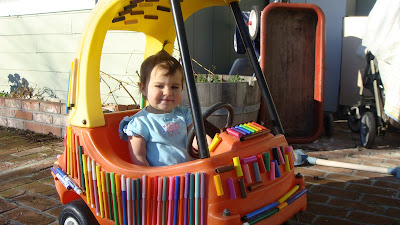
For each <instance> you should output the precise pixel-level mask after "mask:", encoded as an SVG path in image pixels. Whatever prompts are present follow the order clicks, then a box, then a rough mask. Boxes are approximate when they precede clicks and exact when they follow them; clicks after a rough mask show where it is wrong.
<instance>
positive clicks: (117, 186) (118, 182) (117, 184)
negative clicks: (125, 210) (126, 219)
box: [115, 174, 123, 221]
mask: <svg viewBox="0 0 400 225" xmlns="http://www.w3.org/2000/svg"><path fill="white" fill-rule="evenodd" d="M115 189H116V191H115V192H116V194H117V206H118V219H119V221H123V219H122V203H121V180H120V179H119V176H118V174H115Z"/></svg>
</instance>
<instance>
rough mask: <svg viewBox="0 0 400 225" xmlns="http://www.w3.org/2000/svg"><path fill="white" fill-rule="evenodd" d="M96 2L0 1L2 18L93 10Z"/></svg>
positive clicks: (69, 0) (57, 0)
mask: <svg viewBox="0 0 400 225" xmlns="http://www.w3.org/2000/svg"><path fill="white" fill-rule="evenodd" d="M94 5H95V0H67V1H65V0H34V1H32V0H0V16H11V15H24V14H35V13H48V12H61V11H71V10H81V9H92V8H93V7H94Z"/></svg>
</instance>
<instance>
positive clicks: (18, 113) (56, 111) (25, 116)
mask: <svg viewBox="0 0 400 225" xmlns="http://www.w3.org/2000/svg"><path fill="white" fill-rule="evenodd" d="M67 121H68V116H67V115H65V104H64V103H59V102H47V101H38V100H27V99H16V98H5V97H0V126H3V127H12V128H17V129H22V130H31V131H34V132H36V133H42V134H50V133H51V134H53V135H55V136H58V137H63V136H64V133H65V127H66V125H67Z"/></svg>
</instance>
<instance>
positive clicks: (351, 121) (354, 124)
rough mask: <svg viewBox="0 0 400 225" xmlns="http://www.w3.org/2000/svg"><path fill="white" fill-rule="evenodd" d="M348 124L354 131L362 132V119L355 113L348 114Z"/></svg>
mask: <svg viewBox="0 0 400 225" xmlns="http://www.w3.org/2000/svg"><path fill="white" fill-rule="evenodd" d="M347 125H349V128H350V130H351V131H353V132H354V133H358V132H360V119H356V118H355V116H353V115H347Z"/></svg>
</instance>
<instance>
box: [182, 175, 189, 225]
mask: <svg viewBox="0 0 400 225" xmlns="http://www.w3.org/2000/svg"><path fill="white" fill-rule="evenodd" d="M189 188H190V173H188V172H187V173H186V175H185V193H184V196H183V197H184V199H185V208H184V213H183V224H184V225H187V224H188V218H187V215H188V198H189Z"/></svg>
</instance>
